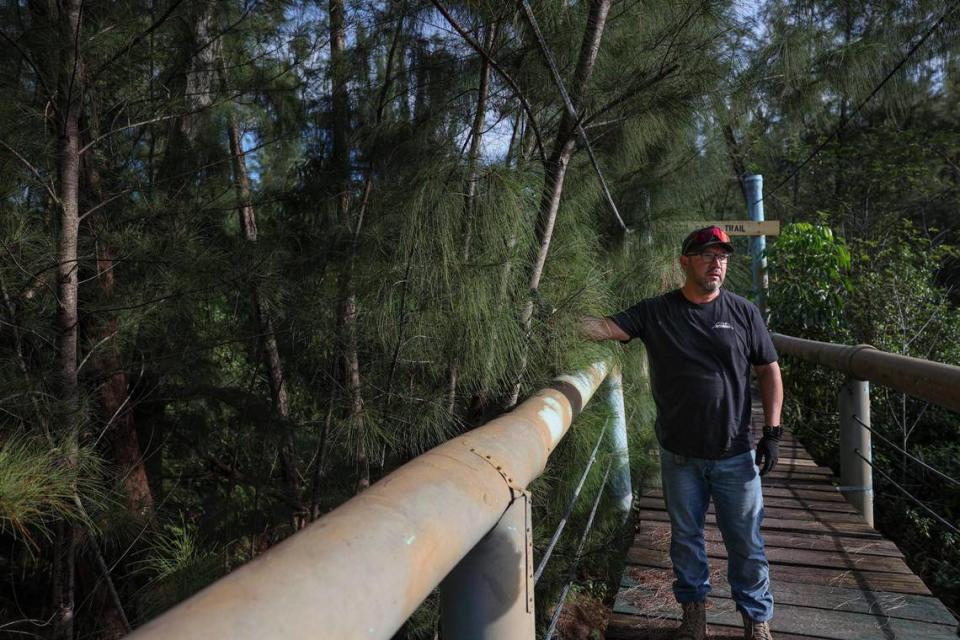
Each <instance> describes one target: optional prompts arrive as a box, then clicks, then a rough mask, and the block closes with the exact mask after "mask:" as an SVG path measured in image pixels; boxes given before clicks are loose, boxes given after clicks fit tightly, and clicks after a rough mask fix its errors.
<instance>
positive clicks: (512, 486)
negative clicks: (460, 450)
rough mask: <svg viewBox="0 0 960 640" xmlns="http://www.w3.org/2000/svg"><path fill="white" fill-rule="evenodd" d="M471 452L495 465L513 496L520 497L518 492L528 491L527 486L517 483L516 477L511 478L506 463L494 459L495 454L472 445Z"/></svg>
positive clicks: (524, 492)
mask: <svg viewBox="0 0 960 640" xmlns="http://www.w3.org/2000/svg"><path fill="white" fill-rule="evenodd" d="M470 453H472V454H473V455H475V456H477V457H478V458H480V459H481V460H483V461H484V462H486V463H487V464H489V465H490V466H491V467H493V468H494V469H495V470H496V471H497V473H499V474H500V477H501V478H503V481H504V482H506V483H507V489H509V491H510V497H511V498H513V499H516V498H517V497H518V494H526V493H527V489H526V487H521V486H519V485H517V484H516V482H515V481H514V479H513V478H511V477H510V475H508V474H507V472H506V471H505V467H504V465H502V464H499V463H498V462H497V461H496V460H494V459H493V456H491V455H490V454H488V453H481V452H480V451H478V450H477V448H476V447H470Z"/></svg>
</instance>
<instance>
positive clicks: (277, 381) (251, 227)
mask: <svg viewBox="0 0 960 640" xmlns="http://www.w3.org/2000/svg"><path fill="white" fill-rule="evenodd" d="M227 129H228V134H229V138H230V157H231V159H232V163H233V179H234V188H235V189H236V192H237V200H238V201H239V207H238V211H239V214H240V227H241V229H242V230H243V237H244V239H245V240H246V241H247V242H250V243H254V242H256V241H257V215H256V211H255V210H254V208H253V202H252V198H251V194H250V178H249V176H248V174H247V164H246V159H245V157H244V154H243V147H242V144H241V141H240V131H239V130H238V127H237V122H236V116H235V114H234V113H233V112H231V113H230V117H229V123H228V125H227ZM251 295H252V297H253V306H254V308H255V309H256V314H257V324H258V327H257V328H258V332H259V334H260V336H261V337H262V339H263V351H264V357H265V359H266V364H267V370H268V371H269V374H270V391H271V394H272V396H273V406H274V407H275V410H276V412H277V415H278V416H279V417H280V418H281V421H282V422H283V424H284V425H285V426H284V429H285V432H284V435H283V437H282V438H281V444H280V464H281V466H282V470H283V478H284V482H285V483H286V485H287V487H286V488H287V492H288V493H289V494H290V495H289V497H290V499H291V500H292V501H293V503H294V504H296V505H300V504H301V496H300V490H301V484H302V483H301V482H300V470H299V465H298V464H297V456H296V450H295V447H294V440H293V434H292V433H290V432H289V430H288V427H287V426H286V425H288V424H289V418H290V398H289V395H288V394H287V383H286V380H285V378H284V375H283V362H282V360H281V358H280V349H279V347H278V346H277V334H276V330H275V328H274V322H273V317H272V315H271V313H270V310H269V309H267V307H266V306H265V305H264V303H263V298H262V296H261V295H260V290H259V289H258V288H257V286H256V285H254V286H253V287H252V291H251ZM296 511H297V513H295V514H294V516H293V526H294V528H295V529H302V528H303V526H304V525H305V524H306V521H307V518H306V514H305V512H304V510H303V508H302V507H299V508H297V509H296Z"/></svg>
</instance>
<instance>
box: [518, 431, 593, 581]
mask: <svg viewBox="0 0 960 640" xmlns="http://www.w3.org/2000/svg"><path fill="white" fill-rule="evenodd" d="M606 432H607V430H606V428H604V429H601V430H600V437H599V438H597V444H596V445H594V447H593V453H591V454H590V460H588V461H587V466H586V468H585V469H584V470H583V475H581V476H580V482H578V483H577V488H576V489H574V490H573V496H571V498H570V502H569V503H568V504H567V509H566V511H564V513H563V517H562V518H560V522H559V524H557V528H556V530H555V531H554V532H553V537H552V538H550V544H548V545H547V549H546V551H544V552H543V557H542V558H540V564H539V565H537V570H536V571H535V572H534V574H533V585H534V586H536V585H537V581H538V580H539V579H540V575H541V574H542V573H543V570H544V569H545V568H546V566H547V560H549V559H550V556H551V555H552V554H553V549H554V547H556V546H557V541H558V540H559V539H560V534H561V533H563V529H564V527H566V526H567V521H568V520H569V519H570V515H571V514H572V513H573V507H574V506H575V505H576V503H577V498H579V497H580V491H581V490H582V489H583V485H584V483H585V482H586V481H587V476H588V475H589V474H590V469H592V468H593V463H594V462H596V461H597V451H599V449H600V443H601V442H603V436H604V434H605V433H606Z"/></svg>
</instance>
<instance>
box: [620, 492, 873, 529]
mask: <svg viewBox="0 0 960 640" xmlns="http://www.w3.org/2000/svg"><path fill="white" fill-rule="evenodd" d="M778 503H780V504H778ZM637 504H638V505H639V506H640V507H641V508H643V509H664V510H665V509H666V506H665V505H664V502H663V499H662V498H654V497H648V498H639V499H638V500H637ZM827 506H828V507H831V508H828V509H818V508H815V507H814V506H813V505H808V504H803V503H800V502H798V501H796V500H791V499H789V498H764V500H763V511H764V514H766V515H767V516H770V517H787V518H804V517H806V516H805V515H804V514H810V515H811V516H812V517H814V518H815V519H817V520H820V521H822V522H860V523H863V524H866V523H864V520H863V516H862V515H861V514H860V513H858V512H857V510H856V509H854V508H853V507H843V506H840V507H837V506H836V505H835V504H831V503H827ZM707 513H711V514H715V513H716V507H715V505H714V504H713V502H712V501H711V502H710V505H709V506H708V507H707Z"/></svg>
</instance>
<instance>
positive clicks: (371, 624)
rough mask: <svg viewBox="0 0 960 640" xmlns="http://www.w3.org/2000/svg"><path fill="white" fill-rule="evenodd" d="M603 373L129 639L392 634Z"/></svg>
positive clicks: (492, 519) (466, 439) (566, 385)
mask: <svg viewBox="0 0 960 640" xmlns="http://www.w3.org/2000/svg"><path fill="white" fill-rule="evenodd" d="M606 371H607V367H606V365H604V364H602V363H601V364H599V365H595V366H594V367H591V368H590V369H589V370H587V371H584V372H581V373H578V374H575V375H572V376H563V377H561V378H560V379H558V380H559V381H560V382H561V383H562V384H560V385H558V387H559V388H548V389H543V390H541V391H540V392H538V393H536V394H534V395H533V396H532V397H531V398H529V399H528V400H526V401H525V402H523V403H522V404H521V405H519V406H518V407H517V408H516V409H514V410H513V411H512V412H510V413H508V414H505V415H503V416H500V417H499V418H497V419H496V420H493V421H491V422H489V423H487V424H486V425H484V426H482V427H479V428H477V429H475V430H473V431H471V432H469V433H466V434H464V435H462V436H460V437H458V438H455V439H453V440H450V441H449V442H446V443H444V444H442V445H440V446H438V447H436V448H434V449H432V450H430V451H428V452H427V453H425V454H423V455H421V456H419V457H418V458H416V459H414V460H412V461H410V462H409V463H407V464H406V465H404V466H403V467H401V468H400V469H397V470H396V471H394V472H393V473H391V474H390V475H389V476H387V477H386V478H384V479H382V480H381V481H380V482H378V483H376V484H375V485H373V486H372V487H370V488H369V489H367V490H366V491H365V492H363V493H362V494H360V495H359V496H356V497H355V498H353V499H352V500H350V501H348V502H347V503H345V504H343V505H341V506H340V507H338V508H337V509H335V510H333V511H332V512H330V513H329V514H327V515H326V516H324V517H323V518H321V519H320V520H318V521H316V522H314V523H313V524H312V525H311V526H309V527H307V528H306V529H304V530H303V531H301V532H299V533H297V534H295V535H293V536H291V537H290V538H288V539H287V540H285V541H283V542H282V543H281V544H279V545H277V546H276V547H274V548H272V549H270V550H269V551H267V552H266V553H265V554H263V555H262V556H261V557H259V558H258V559H257V560H255V561H253V562H251V563H249V564H247V565H245V566H243V567H240V568H239V569H237V570H236V571H234V572H232V573H230V574H229V575H227V576H226V577H224V578H223V579H221V580H219V581H218V582H216V583H215V584H213V585H211V586H210V587H208V588H206V589H204V590H203V591H201V592H200V593H198V594H196V595H195V596H193V597H192V598H190V599H188V600H187V601H185V602H183V603H181V604H180V605H178V606H177V607H175V608H174V609H172V610H171V611H169V612H167V613H166V614H164V615H162V616H160V617H159V618H157V619H155V620H153V621H151V622H150V623H148V624H147V625H145V626H144V627H142V628H140V629H139V630H137V631H136V632H135V633H134V634H133V636H131V637H134V638H138V639H140V640H143V639H147V638H149V639H153V638H158V639H159V638H164V639H165V638H172V637H176V638H183V639H191V638H240V639H244V638H257V639H259V638H263V637H283V638H317V637H321V638H336V639H337V640H350V639H353V638H358V639H359V638H382V639H384V640H387V639H389V638H390V637H391V636H392V635H393V633H394V632H395V631H396V630H397V629H398V628H399V627H400V626H401V625H402V624H403V622H404V621H405V620H406V619H407V618H408V617H409V615H410V614H411V613H412V612H413V611H414V610H415V609H416V608H417V607H418V606H419V605H420V603H421V602H422V601H423V600H424V599H425V598H426V597H427V595H429V594H430V592H431V591H432V590H433V589H434V587H436V586H437V585H438V584H439V583H440V581H441V580H442V579H443V578H444V576H446V575H447V573H449V572H450V570H451V569H452V568H453V567H454V566H455V565H456V564H457V563H458V562H459V561H460V560H461V559H462V558H463V557H464V556H465V555H466V554H467V552H469V551H470V549H472V548H473V547H474V546H475V545H476V544H477V542H478V541H479V540H480V539H481V538H482V537H483V536H484V535H485V534H486V533H487V532H488V531H490V529H491V528H493V526H494V525H495V524H496V523H497V521H498V520H499V519H500V517H501V515H502V514H503V513H504V511H505V510H506V509H507V507H508V506H509V504H510V502H511V500H512V491H513V490H516V489H524V488H525V487H526V486H527V485H528V484H529V483H530V482H531V481H532V480H533V479H534V478H536V477H537V476H538V475H540V473H542V472H543V469H544V467H545V466H546V463H547V459H548V457H549V455H550V452H551V451H553V449H554V448H555V447H556V445H557V443H558V442H559V441H560V439H561V438H562V437H563V435H564V434H565V433H566V431H567V429H568V428H569V426H570V423H571V422H572V420H573V418H574V417H575V414H576V407H577V402H575V401H574V400H573V398H574V397H576V399H577V400H579V407H582V406H584V405H586V403H587V402H588V401H589V400H590V397H591V396H592V395H593V392H594V391H595V390H596V388H597V387H598V386H599V384H600V383H601V382H602V381H603V378H604V377H605V375H606ZM577 396H578V397H577Z"/></svg>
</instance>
